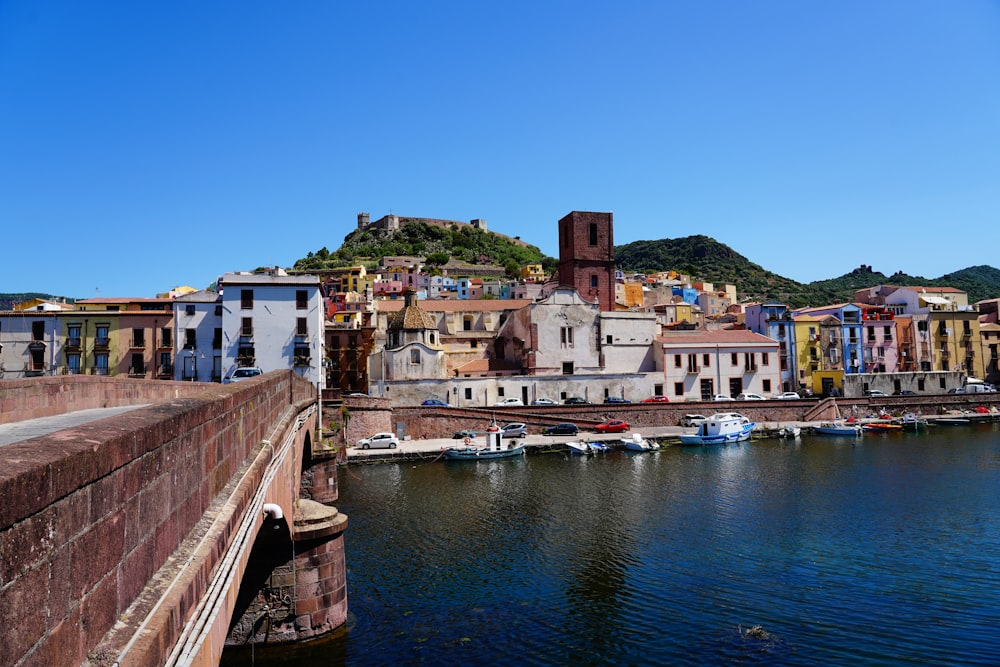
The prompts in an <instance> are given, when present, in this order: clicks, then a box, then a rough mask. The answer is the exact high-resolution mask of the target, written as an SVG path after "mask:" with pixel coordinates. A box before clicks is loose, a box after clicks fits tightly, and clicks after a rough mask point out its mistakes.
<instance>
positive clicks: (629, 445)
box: [621, 433, 660, 452]
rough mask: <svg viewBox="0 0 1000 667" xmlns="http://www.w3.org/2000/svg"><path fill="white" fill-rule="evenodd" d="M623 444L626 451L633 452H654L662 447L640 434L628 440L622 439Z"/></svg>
mask: <svg viewBox="0 0 1000 667" xmlns="http://www.w3.org/2000/svg"><path fill="white" fill-rule="evenodd" d="M621 442H622V446H623V447H625V449H627V450H629V451H632V452H652V451H654V450H657V449H659V448H660V445H658V444H657V443H655V442H653V441H652V440H647V439H646V438H644V437H642V436H641V435H639V434H638V433H633V434H632V435H630V436H629V437H627V438H622V439H621Z"/></svg>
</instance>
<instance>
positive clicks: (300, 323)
mask: <svg viewBox="0 0 1000 667" xmlns="http://www.w3.org/2000/svg"><path fill="white" fill-rule="evenodd" d="M295 335H296V336H308V335H309V320H308V319H307V318H305V317H299V318H296V320H295Z"/></svg>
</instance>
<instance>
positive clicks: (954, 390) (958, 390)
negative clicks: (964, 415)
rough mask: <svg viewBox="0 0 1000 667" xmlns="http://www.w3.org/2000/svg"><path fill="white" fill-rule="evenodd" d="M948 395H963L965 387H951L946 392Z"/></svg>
mask: <svg viewBox="0 0 1000 667" xmlns="http://www.w3.org/2000/svg"><path fill="white" fill-rule="evenodd" d="M948 393H949V394H964V393H965V387H952V388H951V389H949V390H948Z"/></svg>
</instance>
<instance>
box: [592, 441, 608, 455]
mask: <svg viewBox="0 0 1000 667" xmlns="http://www.w3.org/2000/svg"><path fill="white" fill-rule="evenodd" d="M587 446H588V447H590V451H592V452H593V453H594V454H600V453H602V452H606V451H608V450H609V449H611V448H610V447H608V446H607V445H606V444H604V443H603V442H588V443H587Z"/></svg>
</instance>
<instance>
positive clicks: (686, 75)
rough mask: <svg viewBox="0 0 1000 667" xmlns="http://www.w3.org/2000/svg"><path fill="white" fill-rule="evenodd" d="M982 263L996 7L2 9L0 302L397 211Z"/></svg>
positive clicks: (307, 236)
mask: <svg viewBox="0 0 1000 667" xmlns="http://www.w3.org/2000/svg"><path fill="white" fill-rule="evenodd" d="M572 210H595V211H613V212H614V219H615V242H616V244H618V245H621V244H624V243H628V242H630V241H637V240H650V239H662V238H677V237H683V236H689V235H693V234H705V235H707V236H711V237H713V238H715V239H717V240H718V241H720V242H722V243H725V244H726V245H728V246H730V247H732V248H733V249H734V250H735V251H737V252H739V253H740V254H742V255H744V256H746V257H747V258H748V259H750V260H751V261H753V262H756V263H758V264H760V265H762V266H763V267H765V268H767V269H769V270H772V271H774V272H776V273H778V274H781V275H783V276H786V277H788V278H792V279H794V280H798V281H800V282H810V281H813V280H821V279H825V278H832V277H836V276H840V275H842V274H844V273H847V272H849V271H851V270H852V269H854V268H856V267H857V266H859V265H860V264H869V265H871V266H872V267H873V268H874V269H875V270H878V271H882V272H883V273H886V274H891V273H893V272H895V271H905V272H907V273H910V274H913V275H922V276H926V277H938V276H941V275H943V274H946V273H948V272H951V271H955V270H958V269H961V268H965V267H968V266H973V265H977V264H990V265H993V266H997V265H998V264H1000V262H998V261H997V260H996V259H995V258H996V256H997V253H996V241H997V233H996V230H997V222H998V215H1000V214H998V212H1000V2H997V1H995V0H993V1H990V0H948V1H946V2H942V1H941V0H839V1H838V2H822V3H821V2H803V1H802V0H755V1H753V2H747V1H746V0H687V1H685V2H681V1H668V0H664V1H662V2H621V3H611V2H606V1H602V2H587V1H575V2H520V1H513V2H505V3H479V2H467V1H466V2H458V1H456V2H435V1H429V2H398V3H397V2H381V3H364V2H328V1H325V2H321V1H311V0H297V1H296V2H287V3H275V2H260V1H257V0H247V1H245V2H187V1H178V2H162V1H151V2H134V1H129V2H124V1H115V0H108V1H101V2H84V1H83V0H51V1H45V2H37V1H36V0H0V229H2V230H3V232H2V239H3V240H2V248H3V259H2V262H0V267H2V268H0V292H19V291H42V292H50V293H54V294H60V295H66V296H71V297H78V298H88V297H93V296H96V295H100V296H139V297H142V296H153V295H155V294H156V293H157V292H163V291H166V290H168V289H170V288H171V287H174V286H177V285H192V286H195V287H199V288H200V287H205V286H207V285H208V284H210V283H211V282H212V281H214V280H215V278H216V277H217V276H218V275H220V274H222V273H224V272H227V271H239V270H251V269H253V268H256V267H258V266H264V265H279V266H290V265H291V264H292V263H293V262H294V261H295V260H296V259H297V258H299V257H302V256H305V255H306V254H307V253H308V252H309V251H311V250H317V249H319V248H321V247H323V246H326V247H328V248H329V249H331V250H333V249H335V248H337V247H339V246H340V244H341V243H342V241H343V239H344V237H345V236H346V235H347V234H348V233H349V232H350V231H351V230H352V229H354V228H355V226H356V219H357V213H358V212H360V211H367V212H369V213H370V214H371V216H372V219H376V218H378V217H381V216H382V215H385V214H387V213H390V212H393V213H396V214H399V215H409V216H420V217H433V218H445V219H453V220H463V221H468V220H472V219H474V218H483V219H486V220H487V221H488V224H489V227H490V228H491V229H493V230H495V231H498V232H502V233H505V234H508V235H511V236H521V237H522V238H523V239H524V240H527V241H529V242H531V243H534V244H536V245H538V246H539V247H540V248H541V249H542V251H543V252H545V253H546V254H549V255H552V256H555V255H556V254H557V247H556V241H557V235H556V223H557V221H558V220H559V218H561V217H562V216H563V215H565V214H566V213H568V212H569V211H572Z"/></svg>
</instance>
